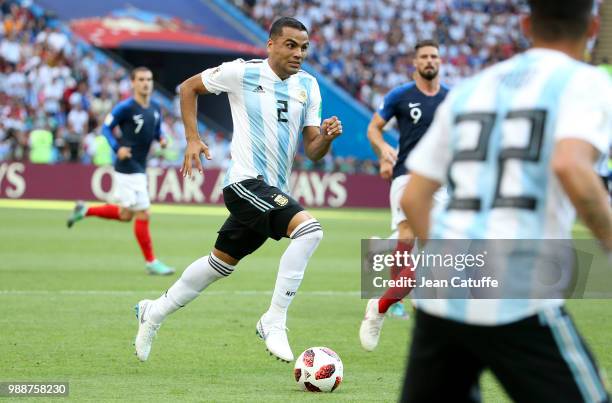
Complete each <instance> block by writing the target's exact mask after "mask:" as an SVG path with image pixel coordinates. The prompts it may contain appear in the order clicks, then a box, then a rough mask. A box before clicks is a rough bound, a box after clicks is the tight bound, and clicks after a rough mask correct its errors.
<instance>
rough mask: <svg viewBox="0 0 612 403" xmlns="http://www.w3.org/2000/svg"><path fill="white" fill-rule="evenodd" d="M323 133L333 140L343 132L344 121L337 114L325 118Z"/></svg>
mask: <svg viewBox="0 0 612 403" xmlns="http://www.w3.org/2000/svg"><path fill="white" fill-rule="evenodd" d="M321 134H322V135H323V136H325V137H326V138H327V139H329V140H333V139H335V138H336V137H338V136H339V135H341V134H342V122H341V121H340V119H338V117H337V116H332V117H331V118H328V119H325V120H324V121H323V123H322V124H321Z"/></svg>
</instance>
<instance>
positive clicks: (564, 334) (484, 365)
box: [401, 308, 609, 403]
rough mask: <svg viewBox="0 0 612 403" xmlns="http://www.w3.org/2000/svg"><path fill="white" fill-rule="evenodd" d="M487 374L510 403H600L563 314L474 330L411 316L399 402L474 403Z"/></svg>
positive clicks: (586, 359) (595, 380)
mask: <svg viewBox="0 0 612 403" xmlns="http://www.w3.org/2000/svg"><path fill="white" fill-rule="evenodd" d="M485 369H489V370H491V372H492V373H493V374H494V375H495V377H496V378H497V379H498V380H499V382H500V384H501V385H502V386H503V387H504V389H505V391H506V393H507V394H508V395H509V396H510V398H511V399H512V400H513V401H516V402H555V403H561V402H583V401H597V402H600V401H603V402H608V401H609V398H608V394H607V392H606V391H605V389H604V386H603V383H602V381H601V377H600V376H599V373H598V371H597V366H596V364H595V361H594V360H593V357H592V355H591V354H590V352H589V350H588V348H587V346H586V345H585V343H584V341H583V340H582V338H581V337H580V336H579V335H578V332H577V331H576V329H575V327H574V324H573V322H572V320H571V318H570V316H569V315H568V314H567V312H565V310H564V309H563V308H558V309H554V310H553V312H552V313H551V314H549V315H543V314H540V315H535V316H531V317H529V318H526V319H523V320H520V321H518V322H514V323H511V324H507V325H501V326H475V325H468V324H465V323H460V322H456V321H452V320H448V319H442V318H439V317H436V316H432V315H429V314H427V313H425V312H423V311H420V310H418V311H417V313H416V319H415V326H414V332H413V338H412V346H411V347H410V356H409V359H408V367H407V369H406V378H405V380H404V387H403V391H402V398H401V401H402V402H419V403H421V402H479V401H480V400H481V399H480V386H479V378H480V374H481V373H482V371H483V370H485Z"/></svg>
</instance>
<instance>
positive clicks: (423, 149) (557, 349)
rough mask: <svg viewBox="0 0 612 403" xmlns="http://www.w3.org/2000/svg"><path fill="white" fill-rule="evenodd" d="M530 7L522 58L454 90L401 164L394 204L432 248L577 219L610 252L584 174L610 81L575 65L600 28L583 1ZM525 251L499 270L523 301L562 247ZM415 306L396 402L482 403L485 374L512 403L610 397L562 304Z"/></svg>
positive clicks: (558, 227) (591, 162)
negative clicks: (437, 196)
mask: <svg viewBox="0 0 612 403" xmlns="http://www.w3.org/2000/svg"><path fill="white" fill-rule="evenodd" d="M529 5H530V9H531V10H530V14H529V15H528V16H525V17H523V19H522V23H521V25H522V28H523V31H524V32H525V34H526V36H527V37H529V38H530V39H531V40H532V43H533V47H532V49H530V50H528V51H527V52H525V53H522V54H519V55H517V56H515V57H513V58H511V59H510V60H507V61H505V62H502V63H499V64H497V65H495V66H493V67H491V68H488V69H486V70H484V71H483V72H481V73H480V74H478V75H476V76H475V77H473V78H471V79H469V80H466V81H465V82H463V83H461V84H460V85H459V86H458V87H457V88H455V89H453V91H451V92H450V93H449V95H448V97H447V99H446V100H445V101H444V102H443V103H442V105H441V106H440V108H439V109H438V112H437V114H436V117H435V119H434V122H433V123H432V126H431V127H430V129H429V131H428V132H427V134H425V136H424V137H423V140H422V141H421V142H420V143H419V145H418V146H417V148H416V149H415V150H414V152H413V153H412V154H411V156H410V157H409V159H408V162H407V164H408V168H409V169H410V170H411V172H412V175H413V176H412V178H411V180H410V182H409V183H408V186H407V188H406V191H405V193H404V196H403V199H402V207H403V208H404V209H405V210H406V216H407V217H408V221H409V224H410V226H411V228H412V229H413V230H414V232H415V235H416V237H417V239H419V240H423V241H427V240H428V239H431V241H429V242H431V245H430V246H431V247H433V245H436V244H437V243H436V242H435V241H434V239H481V240H488V241H487V242H488V244H489V245H492V241H491V240H497V241H495V242H498V243H500V242H502V243H503V242H505V243H503V244H502V245H503V246H502V247H503V248H505V247H506V245H509V244H508V242H512V241H508V240H509V239H510V240H511V239H516V240H521V239H526V240H538V239H541V240H544V239H562V240H563V239H565V240H571V237H572V225H573V223H574V220H575V215H576V212H577V214H578V216H579V217H580V218H581V219H582V222H583V223H584V224H585V225H586V226H587V227H588V228H589V229H590V230H591V232H592V233H593V235H594V237H595V238H597V239H598V240H599V242H600V243H601V246H602V247H603V248H604V249H605V251H606V252H607V253H610V252H612V210H611V208H610V206H609V204H608V199H607V195H606V192H605V190H604V188H603V187H602V186H601V180H600V179H599V178H598V176H597V174H596V172H595V170H594V166H595V163H596V162H597V160H598V159H599V158H600V156H601V155H602V154H604V153H606V152H607V149H608V146H609V139H610V135H611V134H612V102H611V100H612V82H611V80H610V78H609V77H608V76H606V75H605V74H604V73H603V72H601V71H600V70H598V69H596V68H594V67H592V66H589V65H587V64H585V63H582V62H581V61H580V60H581V59H582V57H583V55H584V51H585V46H586V43H587V40H588V39H589V38H591V37H593V36H595V35H596V33H597V30H598V26H599V21H598V18H597V17H594V16H593V14H592V9H593V0H530V1H529ZM445 183H448V184H449V193H450V197H451V198H450V200H448V202H447V203H446V209H445V210H442V211H438V212H437V213H436V214H434V216H433V218H431V217H430V211H431V205H432V197H433V194H434V192H435V191H436V190H437V189H438V188H439V187H440V186H441V185H443V184H445ZM430 220H431V222H430ZM504 239H505V240H506V241H501V240H504ZM437 242H441V241H437ZM515 242H517V241H515ZM522 244H523V245H525V244H526V243H525V242H523V243H522ZM529 244H533V245H534V250H532V251H528V253H525V252H524V251H523V249H521V250H520V251H518V252H520V253H517V251H516V250H515V249H509V250H508V251H507V253H501V254H500V255H501V256H497V257H496V261H501V262H504V263H503V265H506V266H507V272H508V273H509V274H512V273H514V275H513V276H511V277H507V278H509V279H510V281H511V282H512V284H513V285H515V286H516V288H515V290H520V291H522V292H528V293H531V292H532V291H535V288H534V278H533V276H535V273H534V272H533V268H534V267H537V266H538V265H541V264H542V263H543V262H558V260H559V259H558V257H559V256H558V254H559V253H560V251H559V250H551V249H550V248H542V247H538V245H541V244H542V243H541V242H530V243H529ZM510 245H514V244H512V243H511V244H510ZM522 247H524V246H522ZM517 258H518V260H517ZM498 259H501V260H498ZM556 264H557V265H558V264H559V263H556ZM555 267H557V266H555ZM519 273H521V274H519ZM530 273H531V274H530ZM417 295H418V294H417ZM527 295H533V294H527ZM414 301H415V303H416V306H417V313H416V319H415V328H414V333H413V337H412V346H411V348H410V355H409V360H408V366H407V371H406V378H405V383H404V389H403V396H402V399H401V401H403V402H424V401H432V400H436V401H479V400H480V396H479V395H480V394H479V378H480V374H481V373H482V372H483V371H484V370H485V369H489V370H491V372H492V373H493V374H494V375H495V376H496V378H497V379H498V380H499V382H500V383H501V384H502V386H503V387H504V389H505V390H506V392H507V393H508V395H509V396H510V397H511V398H512V400H514V401H521V402H523V401H533V402H607V401H609V397H608V393H607V392H606V390H605V388H604V385H603V383H602V380H601V377H600V375H599V372H598V369H597V365H596V363H595V361H594V359H593V356H592V355H591V354H590V353H589V350H588V348H587V346H586V344H585V343H584V341H583V340H582V338H581V337H580V336H579V334H578V332H577V330H576V328H575V326H574V324H573V322H572V319H571V318H570V316H569V315H568V313H567V312H566V311H565V309H564V307H563V300H562V299H510V298H508V299H480V300H479V299H469V300H468V299H419V298H415V299H414Z"/></svg>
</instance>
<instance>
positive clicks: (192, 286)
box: [147, 253, 234, 323]
mask: <svg viewBox="0 0 612 403" xmlns="http://www.w3.org/2000/svg"><path fill="white" fill-rule="evenodd" d="M233 271H234V266H231V265H229V264H227V263H225V262H223V261H222V260H221V259H219V258H217V257H216V256H214V255H213V254H212V253H211V254H210V256H204V257H201V258H199V259H198V260H196V261H195V262H193V263H192V264H190V265H189V266H188V267H187V268H186V269H185V271H184V272H183V274H182V275H181V278H179V279H178V280H177V281H176V283H174V284H172V287H170V288H169V289H168V291H166V292H165V293H164V294H162V296H161V297H159V298H158V299H156V300H155V301H153V304H152V306H151V308H150V309H149V315H148V318H147V319H148V320H150V321H151V322H153V323H162V321H163V320H164V319H165V318H166V316H168V315H169V314H171V313H172V312H174V311H176V310H177V309H179V308H182V307H184V306H185V305H187V304H188V303H190V302H191V301H193V300H194V299H196V297H197V296H198V295H200V293H201V292H202V291H203V290H204V289H205V288H206V287H208V286H209V285H211V284H212V283H214V282H215V281H217V280H219V279H220V278H223V277H227V276H229V275H230V274H232V272H233Z"/></svg>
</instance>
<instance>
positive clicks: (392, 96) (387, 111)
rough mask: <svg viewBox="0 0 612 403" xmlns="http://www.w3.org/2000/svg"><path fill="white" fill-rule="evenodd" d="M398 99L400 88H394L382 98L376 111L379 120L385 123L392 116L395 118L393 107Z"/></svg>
mask: <svg viewBox="0 0 612 403" xmlns="http://www.w3.org/2000/svg"><path fill="white" fill-rule="evenodd" d="M399 98H400V88H395V89H393V90H391V91H389V93H388V94H387V95H385V97H384V98H383V101H382V103H381V104H380V105H379V106H378V109H377V110H376V111H377V112H378V114H379V115H380V117H381V118H383V119H384V120H385V121H386V122H388V121H389V120H391V118H392V117H393V116H395V107H396V105H397V101H398V100H399Z"/></svg>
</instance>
